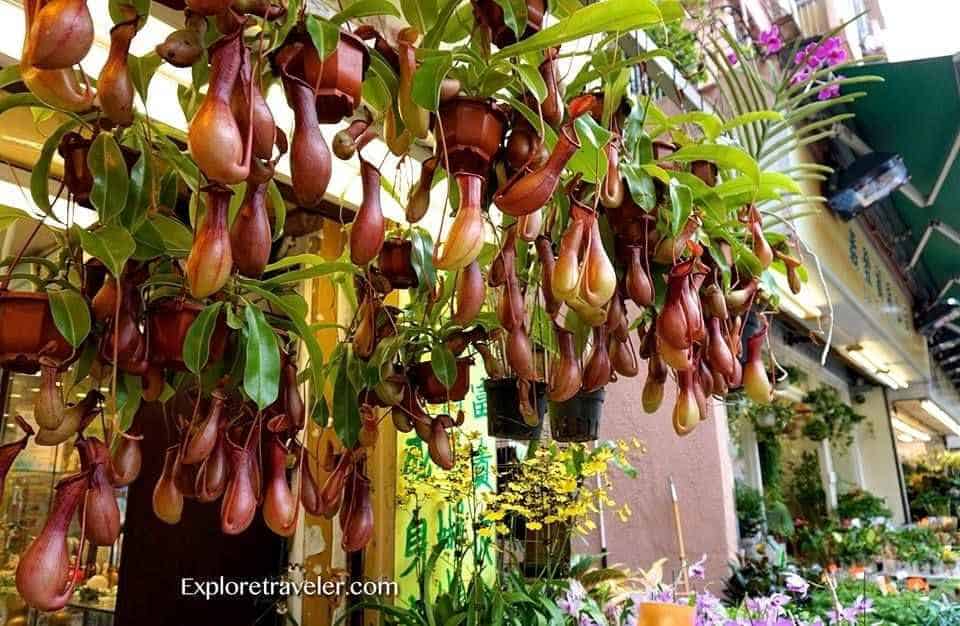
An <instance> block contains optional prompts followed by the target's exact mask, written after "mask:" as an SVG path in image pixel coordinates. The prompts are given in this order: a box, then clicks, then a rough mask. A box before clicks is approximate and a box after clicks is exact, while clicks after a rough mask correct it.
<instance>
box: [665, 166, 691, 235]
mask: <svg viewBox="0 0 960 626" xmlns="http://www.w3.org/2000/svg"><path fill="white" fill-rule="evenodd" d="M670 207H671V208H670V233H671V234H672V235H673V236H674V237H676V236H677V235H678V234H680V229H682V228H683V225H684V224H686V223H687V218H688V217H690V212H691V211H692V210H693V192H691V191H690V188H689V187H687V186H686V185H681V184H680V183H678V182H677V181H676V180H671V181H670Z"/></svg>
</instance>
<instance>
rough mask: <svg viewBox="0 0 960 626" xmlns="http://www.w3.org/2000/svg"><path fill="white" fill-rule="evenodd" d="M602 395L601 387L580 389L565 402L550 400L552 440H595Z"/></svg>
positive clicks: (600, 413)
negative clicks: (590, 389)
mask: <svg viewBox="0 0 960 626" xmlns="http://www.w3.org/2000/svg"><path fill="white" fill-rule="evenodd" d="M604 395H605V394H604V391H603V389H597V390H596V391H591V392H589V393H586V392H583V391H581V392H580V393H578V394H577V395H575V396H573V397H572V398H570V399H569V400H567V401H565V402H550V434H551V435H552V436H553V439H554V441H561V442H583V441H596V439H597V429H598V428H599V427H600V416H601V415H602V414H603V398H604Z"/></svg>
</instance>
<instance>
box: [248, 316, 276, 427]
mask: <svg viewBox="0 0 960 626" xmlns="http://www.w3.org/2000/svg"><path fill="white" fill-rule="evenodd" d="M243 334H244V336H245V338H246V344H245V350H244V352H245V353H246V362H245V364H244V368H243V390H244V392H245V393H246V394H247V396H248V397H249V398H250V399H251V400H253V402H254V403H255V404H256V405H257V408H259V409H260V410H261V411H262V410H263V409H265V408H267V407H268V406H270V405H271V404H273V403H274V402H275V401H276V399H277V395H278V393H279V389H280V348H279V346H277V335H276V334H275V333H274V332H273V328H271V327H270V324H268V323H267V320H266V318H264V316H263V311H261V310H260V309H259V308H257V307H255V306H253V305H248V306H247V308H246V309H245V310H244V324H243Z"/></svg>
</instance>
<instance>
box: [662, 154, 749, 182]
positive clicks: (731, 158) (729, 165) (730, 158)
mask: <svg viewBox="0 0 960 626" xmlns="http://www.w3.org/2000/svg"><path fill="white" fill-rule="evenodd" d="M664 160H665V161H680V162H684V163H689V162H690V161H710V162H711V163H716V164H717V166H718V167H720V168H721V169H734V170H737V171H739V172H743V173H744V174H745V175H746V176H748V177H749V178H750V180H752V181H753V182H754V183H758V182H759V181H760V166H759V165H757V162H756V161H755V160H754V158H753V157H751V156H750V155H749V154H747V153H746V151H744V150H743V149H741V148H738V147H736V146H724V145H720V144H701V145H690V146H684V147H682V148H680V149H679V150H677V151H676V152H674V153H673V154H671V155H669V156H667V157H666V158H665V159H664Z"/></svg>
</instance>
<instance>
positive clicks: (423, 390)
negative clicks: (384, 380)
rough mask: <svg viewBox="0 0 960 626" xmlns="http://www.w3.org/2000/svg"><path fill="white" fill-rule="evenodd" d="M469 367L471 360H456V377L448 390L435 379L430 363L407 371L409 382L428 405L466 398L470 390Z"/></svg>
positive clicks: (466, 358) (422, 363)
mask: <svg viewBox="0 0 960 626" xmlns="http://www.w3.org/2000/svg"><path fill="white" fill-rule="evenodd" d="M471 365H473V359H471V358H470V357H464V358H460V359H457V377H456V379H455V380H454V381H453V385H451V386H450V389H447V388H446V387H444V386H443V383H441V382H440V379H439V378H437V375H436V374H435V373H434V372H433V364H432V363H431V362H430V361H421V362H419V363H415V364H414V365H413V366H412V367H411V368H410V371H409V375H410V380H411V381H412V382H413V384H414V386H415V387H416V388H417V391H418V392H420V395H421V396H423V399H424V400H426V401H427V403H428V404H443V403H445V402H460V401H461V400H463V399H464V398H465V397H467V392H468V391H469V390H470V366H471Z"/></svg>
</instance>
